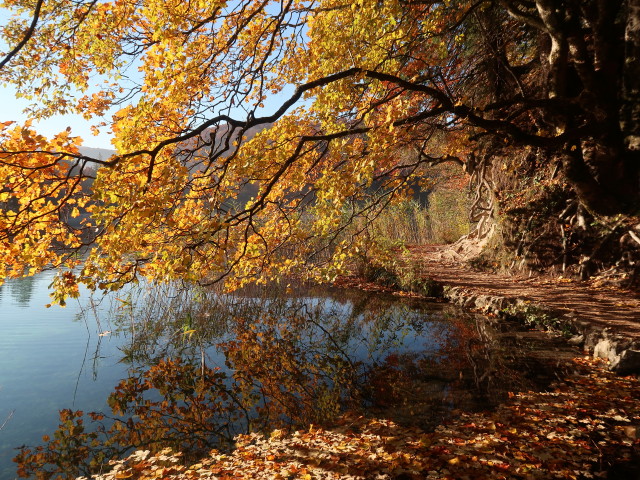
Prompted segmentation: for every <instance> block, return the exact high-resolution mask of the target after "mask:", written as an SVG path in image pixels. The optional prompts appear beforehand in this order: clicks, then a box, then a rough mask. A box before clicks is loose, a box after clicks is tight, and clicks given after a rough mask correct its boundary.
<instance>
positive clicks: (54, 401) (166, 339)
mask: <svg viewBox="0 0 640 480" xmlns="http://www.w3.org/2000/svg"><path fill="white" fill-rule="evenodd" d="M52 276H53V273H51V272H45V273H43V274H40V275H38V276H36V277H33V278H27V279H19V280H10V281H8V282H7V283H5V284H4V285H3V286H2V287H0V327H1V328H2V335H0V425H2V429H1V430H0V478H2V479H12V478H16V466H15V464H14V463H13V462H12V461H11V459H12V458H13V457H14V456H15V455H16V454H17V453H18V450H17V448H18V447H21V446H22V445H31V446H33V445H38V444H42V443H43V442H42V436H43V435H51V434H52V433H53V432H54V430H55V429H56V428H57V426H58V423H59V420H58V411H59V410H61V409H71V410H82V411H84V412H89V411H95V412H106V413H107V414H108V413H109V412H110V411H111V408H112V407H113V405H114V401H116V400H118V398H116V400H114V398H112V399H111V400H108V399H109V396H110V394H112V393H113V392H114V389H115V388H116V386H118V385H119V382H121V380H123V379H129V380H128V382H129V383H127V384H126V385H128V386H129V387H127V388H131V389H132V391H133V390H134V388H133V387H132V385H136V386H137V387H136V388H141V387H140V386H141V385H147V384H145V383H144V382H148V381H149V378H151V377H150V376H149V375H150V374H149V372H151V371H153V369H154V368H158V367H157V366H158V365H164V367H162V368H166V364H165V363H163V362H164V361H165V360H166V359H176V358H177V359H182V362H183V363H179V364H178V367H175V368H174V370H176V371H179V372H182V373H185V372H187V371H188V372H190V375H192V377H193V378H191V377H189V378H187V377H185V376H182V377H180V376H178V375H176V378H175V379H174V380H175V382H177V383H180V382H183V383H181V384H180V386H179V387H173V386H167V385H164V386H158V384H157V383H156V384H155V390H154V389H148V390H145V392H143V393H139V392H137V393H136V395H138V394H139V396H138V397H136V398H135V399H133V400H132V399H131V398H128V397H127V402H129V403H126V402H125V401H124V400H122V398H124V396H125V395H124V393H122V392H123V391H124V390H126V388H125V387H123V385H125V384H124V383H122V384H120V387H119V388H121V390H120V392H121V393H120V395H121V397H122V398H120V400H122V401H123V402H124V403H123V404H126V405H125V407H126V408H129V410H128V411H127V412H125V414H124V417H126V416H127V415H128V414H129V415H133V417H132V418H139V417H140V415H142V414H146V413H144V412H147V413H148V412H150V411H153V412H157V411H159V410H162V409H165V410H169V409H171V408H174V409H175V410H172V411H171V412H164V413H170V414H176V412H179V414H178V416H181V417H184V418H183V419H185V420H186V419H191V415H192V414H193V415H194V418H195V416H198V415H199V417H198V418H201V417H202V411H198V412H195V410H196V408H198V407H203V409H205V410H206V411H207V412H208V414H209V417H207V419H205V420H203V422H204V423H207V422H208V423H207V425H206V428H200V427H197V428H196V427H194V425H193V424H189V425H186V424H185V425H183V424H182V423H175V422H174V423H170V424H169V425H168V426H167V425H166V424H165V423H163V422H164V421H163V420H158V419H157V418H159V417H154V420H153V422H156V423H155V424H154V428H155V427H158V428H164V429H165V430H158V431H153V432H149V433H148V435H149V436H158V435H161V436H162V432H163V431H171V432H181V433H180V434H181V435H182V436H181V437H180V436H179V435H176V437H179V438H178V440H176V442H177V443H176V444H175V445H178V446H180V447H181V448H195V449H196V450H194V452H196V453H197V452H199V451H200V450H202V451H206V449H207V448H210V447H211V445H213V446H217V445H219V444H224V441H225V439H227V440H228V438H232V437H233V435H234V434H236V433H240V432H243V431H246V429H248V428H251V429H253V430H260V429H269V428H275V427H282V426H291V427H297V426H301V425H304V424H305V423H307V422H308V423H311V422H313V423H326V424H330V422H331V421H332V419H335V418H336V416H338V415H340V413H341V412H343V411H344V410H346V409H349V410H357V411H360V412H363V413H365V414H369V415H382V416H390V417H392V418H393V419H394V420H396V421H398V422H400V423H403V422H406V423H407V424H417V425H420V426H422V427H423V428H425V429H429V428H432V427H433V426H435V425H437V424H438V423H439V422H441V421H443V420H444V419H446V418H447V417H448V416H449V415H452V414H455V411H457V410H460V409H466V410H473V409H476V410H477V409H485V408H491V407H493V406H495V405H496V404H497V403H499V402H500V401H501V400H502V399H503V398H504V397H505V396H506V395H507V394H508V392H509V391H517V390H520V389H529V388H544V386H545V385H546V384H548V382H549V381H550V380H552V379H553V378H554V376H555V375H556V373H557V370H558V369H559V368H562V367H563V363H562V358H563V356H564V355H570V354H571V352H569V351H568V350H567V349H566V348H565V347H564V346H562V345H561V344H560V343H557V342H550V341H549V340H548V339H546V337H541V336H540V335H539V334H535V333H532V332H528V331H526V330H523V329H521V328H518V327H516V326H515V325H509V326H508V328H506V327H505V326H504V325H503V324H497V323H496V322H495V321H493V320H491V319H487V318H485V317H482V316H479V315H473V314H469V313H465V312H463V311H461V310H460V309H458V308H456V307H454V306H451V305H447V304H442V303H428V302H420V301H416V300H402V299H398V298H396V297H393V296H389V295H383V294H380V293H364V292H359V291H351V290H340V289H331V288H319V287H313V288H311V287H309V288H299V289H298V290H297V291H293V292H292V291H290V290H281V291H278V292H277V294H274V292H273V290H270V291H268V292H266V293H265V292H264V291H262V290H254V291H247V292H244V293H243V294H241V295H236V296H233V297H231V296H225V295H219V294H215V293H213V292H208V291H206V290H200V289H175V288H168V287H167V288H163V287H153V288H151V287H149V286H147V287H145V288H140V289H136V288H134V289H130V290H128V291H124V292H119V293H118V294H113V295H110V296H107V297H105V298H100V299H90V298H89V297H85V298H84V299H82V300H81V302H77V301H69V302H68V305H67V307H66V308H59V307H55V306H54V307H51V308H46V307H45V305H46V304H47V303H49V298H48V292H47V287H48V285H49V284H50V283H51V280H52ZM85 293H86V292H85ZM559 352H562V353H559ZM171 365H174V364H171ZM183 367H184V368H183ZM187 367H189V368H187ZM180 368H183V370H179V369H180ZM168 372H169V370H166V371H160V374H159V376H160V377H162V378H161V380H159V379H158V378H157V376H156V378H155V381H156V382H159V381H163V382H165V381H168V380H167V378H168V377H170V376H171V375H170V374H169V373H168ZM205 378H206V379H207V382H209V383H207V384H206V388H207V389H209V390H208V391H205V392H204V393H203V392H201V391H199V390H198V388H199V387H197V385H200V384H201V383H198V382H200V381H201V380H202V382H204V379H205ZM136 382H137V383H136ZM185 382H186V383H185ZM185 385H186V387H185ZM123 389H124V390H123ZM163 389H164V390H163ZM172 389H173V390H172ZM185 392H186V393H185ZM211 392H214V393H211ZM162 395H165V396H169V397H171V401H168V400H166V399H165V398H163V397H162ZM199 395H200V396H199ZM173 397H175V398H176V399H177V400H175V399H174V398H173ZM163 401H164V403H162V402H163ZM108 402H110V405H109V404H108ZM144 402H146V407H145V409H146V410H144V412H143V413H142V414H141V411H138V410H136V411H134V409H135V408H136V407H134V404H135V405H139V404H141V403H144ZM167 402H168V403H167ZM171 402H175V403H171ZM207 402H209V403H208V404H207ZM167 404H169V406H167ZM213 404H215V405H213ZM212 405H213V406H212ZM126 408H125V409H126ZM154 409H155V410H154ZM211 412H213V413H215V415H213V414H212V413H211ZM160 413H162V412H160ZM154 414H155V413H154ZM116 421H117V420H116ZM190 421H191V420H190ZM87 423H88V421H87ZM183 423H184V422H183ZM192 423H193V422H192ZM156 424H157V425H156ZM221 425H222V426H221ZM107 426H108V425H107ZM159 432H160V433H159ZM182 432H184V433H182ZM194 432H196V433H194ZM127 435H130V434H127ZM136 435H138V436H137V437H136V438H137V439H139V437H140V435H143V434H140V432H137V433H136ZM143 436H144V435H143ZM197 436H201V437H202V438H200V440H198V441H199V442H200V443H197V445H195V444H194V445H191V443H189V442H190V441H191V437H197ZM123 438H125V440H124V441H125V442H126V441H129V440H127V439H130V438H131V437H130V436H129V437H123ZM196 447H197V448H196ZM198 448H199V449H200V450H198Z"/></svg>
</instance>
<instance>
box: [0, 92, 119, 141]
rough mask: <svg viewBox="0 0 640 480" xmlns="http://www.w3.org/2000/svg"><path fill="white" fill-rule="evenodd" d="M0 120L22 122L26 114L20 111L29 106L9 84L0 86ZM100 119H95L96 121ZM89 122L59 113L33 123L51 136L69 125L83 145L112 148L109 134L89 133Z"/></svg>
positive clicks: (78, 117)
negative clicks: (17, 96) (96, 134)
mask: <svg viewBox="0 0 640 480" xmlns="http://www.w3.org/2000/svg"><path fill="white" fill-rule="evenodd" d="M0 106H1V107H0V122H7V121H9V120H12V121H16V122H19V123H22V122H24V121H25V120H26V119H27V116H26V115H24V114H23V113H22V112H23V110H24V109H25V108H26V107H28V106H29V102H28V101H26V100H24V99H17V98H16V97H15V90H14V89H13V88H12V87H11V86H4V87H0ZM99 121H100V120H99V119H96V123H98V122H99ZM90 125H91V124H90V123H89V122H87V121H86V120H85V119H83V118H82V117H80V116H78V115H64V116H62V115H59V116H56V117H52V118H50V119H47V120H43V121H41V122H38V123H34V127H35V129H36V130H37V131H38V133H40V134H41V135H44V136H45V137H52V136H53V135H55V134H56V133H58V132H61V131H62V130H64V129H65V128H67V127H71V133H72V135H74V136H79V137H82V139H83V140H84V145H85V146H87V147H94V148H109V149H110V148H112V147H111V137H110V135H108V134H106V133H105V132H106V130H105V132H102V133H101V134H100V135H99V136H97V137H96V136H94V135H93V134H92V133H91V128H90Z"/></svg>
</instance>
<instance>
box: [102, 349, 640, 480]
mask: <svg viewBox="0 0 640 480" xmlns="http://www.w3.org/2000/svg"><path fill="white" fill-rule="evenodd" d="M574 364H575V369H574V371H573V373H572V374H571V375H569V376H568V377H566V378H564V379H563V381H561V382H556V383H555V384H553V385H552V386H551V388H550V389H549V390H548V391H544V392H523V393H514V394H510V396H509V399H508V400H507V401H506V402H505V403H504V404H503V405H501V406H500V407H498V408H497V409H496V410H494V411H487V412H475V413H464V412H463V413H461V414H460V415H459V416H458V417H456V418H454V419H453V420H452V421H450V422H448V423H446V424H443V425H440V426H439V427H437V428H436V430H435V431H433V432H424V431H421V430H420V429H418V428H414V427H404V426H400V425H398V424H396V423H394V422H392V421H390V420H385V419H380V418H378V419H370V418H365V417H362V416H357V415H353V414H351V415H349V414H348V415H345V416H343V417H342V419H341V420H340V422H339V424H338V425H335V426H333V427H331V428H320V427H315V426H310V427H309V428H308V429H306V430H301V431H295V432H292V433H288V432H285V431H282V430H275V431H273V432H272V433H271V434H270V435H262V434H257V433H253V434H249V435H240V436H238V437H237V438H236V447H235V449H234V450H233V451H232V452H231V453H228V454H224V453H221V452H218V451H212V452H211V454H210V455H209V456H208V457H206V458H203V459H201V460H200V461H199V462H198V463H196V464H193V465H183V463H182V461H181V455H180V453H175V452H172V451H171V450H169V449H166V450H164V451H162V452H160V453H158V454H151V453H150V452H148V451H137V452H135V453H134V454H132V455H131V456H129V457H128V458H126V459H124V460H120V461H116V462H112V465H111V471H110V472H108V473H104V474H101V475H94V476H93V477H92V478H94V479H96V480H114V479H127V478H130V479H137V480H151V479H167V480H186V479H220V480H223V479H224V480H231V479H274V480H293V479H302V480H311V479H327V480H333V479H341V480H360V479H367V480H368V479H380V480H383V479H396V480H408V479H452V480H454V479H455V480H464V479H512V478H513V479H527V480H528V479H588V478H596V479H597V478H609V479H612V478H629V476H630V475H637V474H638V472H640V468H639V466H640V465H639V464H640V380H639V379H638V377H636V376H628V377H620V376H617V375H616V374H614V373H612V372H610V371H608V370H607V369H606V368H605V367H604V366H603V365H602V364H601V363H599V362H596V361H593V360H591V359H588V358H578V359H575V360H574ZM629 472H632V473H629ZM627 475H629V476H627ZM634 478H635V477H634Z"/></svg>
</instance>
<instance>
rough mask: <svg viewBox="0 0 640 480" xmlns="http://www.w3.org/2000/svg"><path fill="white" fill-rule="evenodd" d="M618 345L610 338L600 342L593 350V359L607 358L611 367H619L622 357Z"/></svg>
mask: <svg viewBox="0 0 640 480" xmlns="http://www.w3.org/2000/svg"><path fill="white" fill-rule="evenodd" d="M617 347H618V345H617V343H616V342H615V341H613V340H611V339H609V338H603V339H602V340H600V341H599V342H598V343H597V344H596V346H595V347H594V349H593V358H605V359H607V360H609V364H610V365H611V366H613V365H618V363H619V362H620V355H618V353H617Z"/></svg>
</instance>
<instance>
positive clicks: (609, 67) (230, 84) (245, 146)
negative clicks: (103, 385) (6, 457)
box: [0, 0, 640, 302]
mask: <svg viewBox="0 0 640 480" xmlns="http://www.w3.org/2000/svg"><path fill="white" fill-rule="evenodd" d="M561 5H562V6H561V7H559V8H555V7H554V2H549V1H546V0H537V1H536V2H521V1H519V0H509V1H501V2H489V1H478V2H471V1H466V0H455V1H450V2H430V1H426V2H422V1H417V2H413V1H406V0H394V1H388V2H386V1H385V2H374V1H368V0H364V1H362V0H359V1H356V2H346V3H345V2H341V1H335V0H317V1H315V0H312V1H303V0H290V1H285V2H271V1H265V2H262V1H261V2H257V1H254V0H242V1H240V2H235V3H233V4H228V3H227V2H225V1H213V2H211V1H206V2H204V1H193V2H174V1H170V2H166V1H155V0H145V1H134V0H114V1H106V2H94V1H74V2H70V1H66V0H56V1H53V2H44V1H43V0H34V1H15V0H5V1H4V2H3V3H2V6H3V8H4V9H5V10H6V11H7V12H8V14H9V15H10V17H9V19H8V21H7V22H6V24H5V25H4V26H3V27H2V35H3V37H4V39H5V42H6V48H5V56H4V57H3V59H2V61H1V63H0V77H1V79H2V81H3V82H6V83H10V84H12V85H14V86H15V87H16V88H17V91H18V93H19V95H20V96H22V97H23V98H26V99H29V100H31V101H32V102H33V106H32V107H31V108H30V110H29V113H30V115H31V116H32V117H33V119H34V120H37V119H41V118H48V117H50V116H52V115H55V114H65V113H77V114H80V115H82V116H83V117H84V118H85V119H86V121H87V122H89V123H91V124H92V125H93V127H94V128H96V129H98V130H105V131H109V132H111V133H112V134H113V147H114V149H115V150H116V153H115V154H114V155H113V156H112V157H111V158H109V159H106V160H101V159H97V158H91V157H89V156H85V155H82V154H80V153H79V151H78V146H79V145H80V144H81V143H82V140H81V139H80V138H77V137H75V136H74V135H73V132H69V131H67V130H64V129H62V132H61V133H60V134H59V135H57V136H56V137H54V138H51V139H46V138H43V137H42V136H40V135H38V133H37V132H36V131H35V130H34V129H33V128H32V127H31V126H30V124H29V123H27V124H25V125H17V124H14V123H12V122H5V123H3V124H2V125H1V131H0V141H1V145H2V147H1V150H0V175H2V177H3V178H5V179H7V180H6V182H5V185H4V187H3V190H2V192H1V193H0V202H2V206H3V207H2V210H1V212H2V213H1V215H0V241H1V244H0V255H1V257H2V259H3V262H4V263H5V265H6V267H5V270H4V272H3V276H18V275H22V274H24V273H33V272H36V271H38V270H41V269H42V268H44V267H45V266H54V267H61V268H62V271H66V272H67V273H65V274H61V276H60V277H59V278H58V279H57V280H56V282H55V283H54V287H55V289H56V292H57V293H56V296H55V298H54V300H56V301H58V302H63V301H64V297H65V296H68V295H72V296H73V295H75V294H76V293H77V286H78V284H85V285H87V286H88V287H89V288H92V289H96V288H101V289H117V288H119V287H121V286H122V285H123V284H125V283H127V282H135V281H137V280H138V279H139V278H141V277H150V278H155V279H160V278H162V279H171V278H180V279H187V280H198V281H203V282H208V283H213V282H222V283H224V284H225V285H226V286H227V287H228V288H235V287H237V286H239V285H241V284H243V283H246V282H247V281H254V280H258V281H265V280H267V279H270V278H274V277H276V276H279V275H282V274H283V273H296V274H303V275H304V276H307V277H311V278H315V279H324V280H327V279H332V278H334V277H335V276H336V274H338V273H340V272H342V271H344V269H345V265H346V261H347V259H348V258H349V257H351V256H353V255H355V254H357V252H358V251H359V250H360V249H362V248H363V242H364V240H363V238H362V236H361V235H360V233H361V229H360V228H352V227H353V226H354V225H356V226H357V225H361V224H362V223H361V222H362V221H364V222H370V221H372V220H373V219H375V218H376V217H377V216H379V215H380V213H381V211H382V210H383V209H384V208H385V207H386V206H387V205H389V204H392V203H395V202H397V201H399V199H401V198H403V197H404V198H406V197H408V196H411V195H412V193H413V192H414V190H415V189H419V188H420V187H421V185H423V186H424V185H426V184H428V183H429V182H428V178H429V174H428V173H427V171H426V170H425V168H426V167H427V166H428V165H433V164H436V163H441V162H445V161H446V162H453V163H455V164H457V165H459V166H462V167H463V168H464V170H465V171H466V172H467V174H468V175H470V176H471V179H472V182H474V187H473V188H474V190H475V191H476V192H477V194H478V195H479V197H483V198H482V199H481V198H479V197H478V199H477V201H476V202H474V205H473V207H474V208H475V209H476V212H475V214H474V217H473V218H475V219H476V220H478V219H479V218H480V216H483V215H484V216H485V217H486V216H487V215H492V214H493V213H495V209H496V208H500V207H501V205H500V204H499V202H498V203H496V202H494V200H498V201H500V200H501V199H500V197H499V195H498V196H497V197H494V194H496V193H499V192H500V191H501V189H502V188H503V187H504V185H500V182H496V181H494V180H495V178H494V179H493V180H492V179H491V178H490V176H488V172H489V171H490V170H491V165H494V166H495V163H496V162H495V161H494V160H496V159H498V160H499V161H500V162H505V165H506V167H505V169H508V168H509V158H516V159H521V158H524V157H523V155H524V156H526V155H529V156H527V157H526V158H527V159H528V160H527V161H528V162H529V163H530V164H531V165H532V166H533V167H532V168H534V169H535V168H538V167H540V168H543V169H544V168H547V167H548V166H553V165H556V166H557V168H556V171H557V170H558V169H559V170H560V173H561V175H562V177H561V181H560V184H559V188H561V189H563V191H564V192H565V193H566V196H565V197H563V198H562V201H565V200H566V199H567V198H568V199H569V200H571V199H572V198H573V199H576V201H577V202H578V203H579V204H580V205H581V206H583V207H584V209H585V211H587V212H589V214H590V215H615V214H634V212H636V211H637V207H638V188H637V182H638V171H639V169H638V165H639V164H640V162H638V158H637V155H638V153H637V152H638V150H637V147H638V138H639V136H638V125H639V124H640V122H638V111H637V110H638V108H637V105H638V104H640V102H638V101H637V100H638V98H637V97H638V92H639V91H640V90H639V89H638V83H637V82H638V78H640V75H637V72H636V70H637V62H636V61H633V59H634V58H636V56H637V54H638V51H639V45H640V40H639V35H638V32H637V23H636V21H635V20H634V19H637V9H638V8H639V7H638V5H637V2H636V1H635V0H625V1H622V0H618V1H613V2H596V1H588V2H577V1H571V0H568V1H564V2H561ZM267 127H268V128H267ZM84 141H87V142H89V143H90V140H89V139H84ZM492 159H493V160H492ZM492 162H493V163H492ZM95 167H99V168H97V169H96V168H95ZM545 171H546V170H545ZM85 181H86V182H88V183H85V185H86V186H88V185H89V183H91V184H92V185H91V186H90V188H88V187H87V188H84V189H83V188H80V187H81V185H82V184H83V182H85ZM557 208H558V209H560V210H561V209H562V208H563V207H562V206H558V207H557ZM478 215H480V216H478ZM583 216H584V215H583ZM74 220H75V221H74ZM625 225H627V224H625ZM632 233H633V232H632ZM634 235H635V237H634V236H629V241H630V242H631V243H632V244H633V243H634V242H633V238H637V234H635V233H634ZM77 253H80V255H77Z"/></svg>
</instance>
